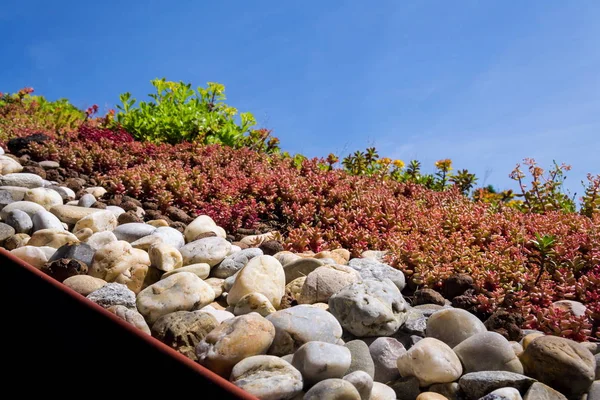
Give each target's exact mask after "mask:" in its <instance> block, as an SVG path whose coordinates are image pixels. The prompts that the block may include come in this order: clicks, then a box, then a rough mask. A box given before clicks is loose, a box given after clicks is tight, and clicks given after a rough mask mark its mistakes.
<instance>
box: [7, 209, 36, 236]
mask: <svg viewBox="0 0 600 400" xmlns="http://www.w3.org/2000/svg"><path fill="white" fill-rule="evenodd" d="M4 222H5V224H2V225H7V224H8V225H10V226H11V227H12V228H13V234H14V233H29V232H31V229H33V221H32V220H31V217H30V216H29V214H27V213H26V212H25V211H21V210H12V211H11V212H9V213H8V214H7V215H6V219H5V220H4ZM2 225H0V242H1V241H4V240H6V239H7V238H8V237H9V236H12V235H11V234H9V233H10V230H9V229H8V228H6V227H5V226H2Z"/></svg>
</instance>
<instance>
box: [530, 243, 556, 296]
mask: <svg viewBox="0 0 600 400" xmlns="http://www.w3.org/2000/svg"><path fill="white" fill-rule="evenodd" d="M531 244H533V246H534V251H533V252H532V253H531V254H530V256H529V260H528V262H529V264H530V265H531V264H533V265H536V266H537V267H538V268H539V272H538V275H537V277H536V279H535V285H537V284H538V283H539V281H540V278H541V277H542V275H543V274H544V271H547V272H548V273H550V274H553V273H554V271H555V270H556V267H557V264H556V262H555V261H554V256H555V255H556V253H555V252H554V246H555V245H556V238H555V237H554V236H552V235H544V236H541V235H540V234H538V233H536V234H535V239H532V240H531Z"/></svg>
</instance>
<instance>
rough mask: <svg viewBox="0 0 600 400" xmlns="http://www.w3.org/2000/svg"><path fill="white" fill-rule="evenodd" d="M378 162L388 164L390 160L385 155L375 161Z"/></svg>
mask: <svg viewBox="0 0 600 400" xmlns="http://www.w3.org/2000/svg"><path fill="white" fill-rule="evenodd" d="M377 162H378V163H379V164H381V165H390V163H391V162H392V160H391V159H389V158H387V157H383V158H381V159H380V160H379V161H377Z"/></svg>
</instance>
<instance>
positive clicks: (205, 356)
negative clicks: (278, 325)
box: [196, 313, 275, 377]
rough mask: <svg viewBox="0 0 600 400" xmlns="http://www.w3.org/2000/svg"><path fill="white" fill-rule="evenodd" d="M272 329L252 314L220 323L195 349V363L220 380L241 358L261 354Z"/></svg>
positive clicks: (261, 318) (266, 321)
mask: <svg viewBox="0 0 600 400" xmlns="http://www.w3.org/2000/svg"><path fill="white" fill-rule="evenodd" d="M274 336H275V328H274V327H273V324H272V323H270V322H269V321H268V320H266V319H265V318H263V317H261V316H260V315H258V314H256V313H251V314H246V315H242V316H239V317H234V318H231V319H228V320H225V321H223V322H222V323H221V324H220V325H219V326H218V327H216V328H215V329H213V330H212V331H211V332H210V333H209V334H208V335H207V336H206V337H205V338H204V339H203V340H202V341H201V342H200V343H198V345H197V346H196V356H197V357H198V362H199V363H200V364H202V365H204V366H205V367H207V368H208V369H210V370H211V371H213V372H215V373H216V374H218V375H221V376H223V377H229V376H230V374H231V370H232V369H233V367H234V366H235V365H236V364H237V363H238V362H240V361H242V360H243V359H245V358H248V357H251V356H256V355H261V354H265V353H266V352H267V349H268V348H269V347H270V346H271V343H272V342H273V337H274Z"/></svg>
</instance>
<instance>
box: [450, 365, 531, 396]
mask: <svg viewBox="0 0 600 400" xmlns="http://www.w3.org/2000/svg"><path fill="white" fill-rule="evenodd" d="M535 381H536V380H535V379H533V378H530V377H528V376H525V375H520V374H515V373H514V372H506V371H480V372H471V373H468V374H465V375H463V376H462V377H461V378H460V379H459V380H458V384H459V386H460V388H461V390H462V391H463V392H464V394H465V395H466V397H467V399H468V400H476V399H479V398H481V397H483V396H485V395H486V394H488V393H490V392H492V391H494V390H496V389H500V388H504V387H513V388H515V389H517V390H518V391H519V392H520V393H525V392H526V391H527V390H528V389H529V387H530V386H531V385H532V384H533V383H534V382H535Z"/></svg>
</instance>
